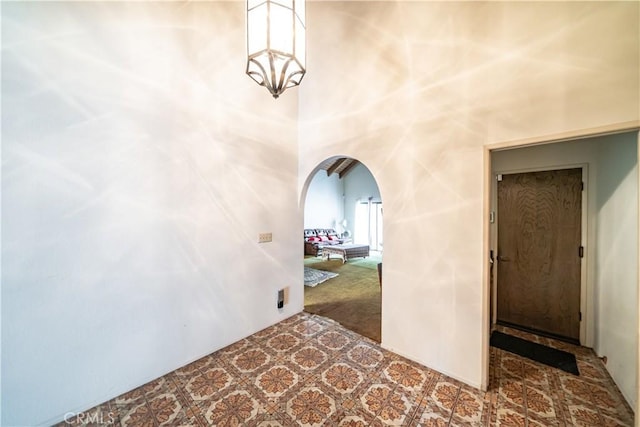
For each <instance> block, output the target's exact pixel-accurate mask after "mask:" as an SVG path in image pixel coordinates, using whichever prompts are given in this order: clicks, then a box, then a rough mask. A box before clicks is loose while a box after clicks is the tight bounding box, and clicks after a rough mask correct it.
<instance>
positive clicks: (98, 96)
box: [0, 2, 303, 426]
mask: <svg viewBox="0 0 640 427" xmlns="http://www.w3.org/2000/svg"><path fill="white" fill-rule="evenodd" d="M244 13H245V12H244V6H243V3H241V2H223V3H213V2H196V3H183V2H172V3H156V2H153V3H136V2H86V3H85V2H56V3H34V2H22V3H20V2H14V3H3V4H2V106H3V110H2V232H3V235H2V310H1V312H2V392H1V395H2V421H1V422H0V423H1V424H2V425H13V426H18V425H19V426H33V425H51V424H53V423H56V422H60V421H62V420H63V416H64V414H65V413H69V412H71V413H72V414H73V413H74V412H78V411H82V410H85V409H88V408H90V407H92V406H94V405H97V404H99V403H102V402H104V401H107V400H109V399H111V398H113V397H115V396H117V395H119V394H121V393H124V392H126V391H129V390H131V389H133V388H135V387H137V386H140V385H142V384H144V383H146V382H148V381H150V380H152V379H154V378H157V377H158V376H160V375H163V374H166V373H167V372H170V371H172V370H174V369H176V368H178V367H180V366H182V365H185V364H186V363H188V362H191V361H193V360H195V359H198V358H200V357H202V356H204V355H206V354H209V353H211V352H213V351H215V350H218V349H220V348H222V347H224V346H226V345H228V344H230V343H232V342H235V341H237V340H239V339H241V338H243V337H245V336H247V335H250V334H252V333H254V332H256V331H258V330H259V329H262V328H265V327H267V326H269V325H271V324H274V323H276V322H278V321H280V320H282V319H285V318H286V317H288V316H291V315H293V314H294V313H297V312H299V311H301V310H302V295H303V289H302V261H301V256H302V244H301V230H302V213H301V212H300V211H299V210H298V204H297V191H296V190H297V189H296V182H297V174H298V164H297V143H296V137H297V135H296V111H297V97H296V95H297V93H296V92H294V91H292V92H291V93H287V94H286V95H287V96H283V97H281V99H278V100H277V101H276V100H274V99H273V98H272V97H271V96H270V95H269V93H268V92H267V91H266V90H265V89H263V88H260V87H259V86H258V85H256V84H255V83H254V82H253V81H252V80H251V79H250V78H249V77H247V76H246V75H244V72H243V70H244V66H245V46H244ZM261 232H272V233H273V242H271V243H265V244H260V245H259V244H258V243H257V239H258V233H261ZM296 283H300V286H299V287H298V286H293V285H294V284H296ZM285 286H288V287H289V289H290V294H289V304H287V305H285V307H284V309H282V310H278V309H277V306H276V301H277V290H278V289H280V288H282V287H285Z"/></svg>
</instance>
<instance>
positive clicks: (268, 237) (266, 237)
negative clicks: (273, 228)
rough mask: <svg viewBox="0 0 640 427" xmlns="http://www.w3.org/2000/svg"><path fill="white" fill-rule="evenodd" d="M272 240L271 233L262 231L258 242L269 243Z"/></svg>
mask: <svg viewBox="0 0 640 427" xmlns="http://www.w3.org/2000/svg"><path fill="white" fill-rule="evenodd" d="M271 240H272V235H271V233H260V234H258V243H267V242H270V241H271Z"/></svg>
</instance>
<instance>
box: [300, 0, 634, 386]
mask: <svg viewBox="0 0 640 427" xmlns="http://www.w3.org/2000/svg"><path fill="white" fill-rule="evenodd" d="M307 18H308V19H307V21H308V52H309V59H308V68H309V72H308V75H307V76H306V77H305V81H304V82H303V83H304V84H303V85H302V87H301V88H300V97H301V99H302V100H303V102H301V104H300V125H299V126H300V130H299V134H300V159H301V163H300V181H299V186H300V188H304V185H305V180H306V178H307V176H308V174H309V172H310V171H311V170H312V169H313V168H314V167H315V165H316V164H318V163H319V162H320V161H322V160H323V159H325V158H327V157H330V156H333V155H334V154H335V153H338V152H339V153H342V154H345V155H348V156H351V157H354V158H357V159H359V160H361V161H362V162H363V163H364V164H366V165H367V167H368V168H369V169H370V170H371V172H372V174H373V175H374V177H375V178H376V181H377V183H378V185H379V187H380V191H381V196H382V200H383V201H384V207H385V211H384V212H385V230H384V232H385V253H384V258H385V261H384V262H385V268H384V271H385V278H384V280H385V289H384V297H383V307H382V344H383V345H384V346H385V347H387V348H390V349H392V350H395V351H397V352H399V353H401V354H404V355H407V356H409V357H411V358H412V359H414V360H418V361H420V362H422V363H424V364H426V365H428V366H430V367H432V368H435V369H437V370H439V371H441V372H444V373H447V374H449V375H452V376H454V377H457V378H459V379H461V380H463V381H465V382H467V383H469V384H472V385H476V386H479V385H481V384H482V383H486V380H487V376H486V373H487V371H486V366H487V365H486V363H487V361H486V360H484V359H483V339H485V337H484V333H485V329H486V326H485V325H484V324H483V320H484V319H486V318H485V317H483V315H485V314H486V312H487V311H488V303H487V304H486V306H485V304H483V296H484V295H486V294H485V289H484V287H483V278H484V275H483V269H484V266H485V265H486V262H485V261H486V260H485V259H484V255H483V251H482V249H483V242H484V236H483V231H482V230H483V215H484V212H483V199H484V197H485V195H484V194H483V191H484V190H483V180H484V179H485V176H486V175H485V174H488V173H489V171H488V170H484V163H483V162H484V148H483V146H484V145H485V144H491V143H496V142H502V141H510V140H519V139H521V138H530V137H543V136H545V135H551V134H557V133H562V132H567V131H579V130H581V129H588V128H593V127H597V126H604V125H611V124H615V123H619V122H627V121H630V120H638V106H639V102H638V93H639V90H638V80H639V79H638V52H639V41H638V37H637V35H638V32H639V27H638V4H637V3H610V2H603V3H574V2H563V3H557V2H556V3H538V2H529V3H521V2H500V3H492V2H491V3H476V2H465V3H455V2H441V3H436V2H314V3H312V4H310V5H309V8H308V16H307Z"/></svg>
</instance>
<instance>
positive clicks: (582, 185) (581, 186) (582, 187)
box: [580, 181, 584, 191]
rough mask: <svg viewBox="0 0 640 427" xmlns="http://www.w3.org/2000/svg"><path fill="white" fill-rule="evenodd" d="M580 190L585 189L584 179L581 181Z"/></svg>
mask: <svg viewBox="0 0 640 427" xmlns="http://www.w3.org/2000/svg"><path fill="white" fill-rule="evenodd" d="M580 191H584V181H582V182H581V183H580Z"/></svg>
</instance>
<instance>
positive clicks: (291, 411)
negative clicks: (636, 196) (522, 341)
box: [59, 313, 633, 426]
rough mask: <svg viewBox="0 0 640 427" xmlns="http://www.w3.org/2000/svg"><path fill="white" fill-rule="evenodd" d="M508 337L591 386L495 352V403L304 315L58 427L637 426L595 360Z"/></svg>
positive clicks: (584, 352)
mask: <svg viewBox="0 0 640 427" xmlns="http://www.w3.org/2000/svg"><path fill="white" fill-rule="evenodd" d="M501 330H502V331H503V332H508V333H513V334H517V335H519V336H523V337H528V338H531V339H534V340H535V341H537V342H540V343H542V344H546V345H553V346H555V347H558V348H561V349H563V350H569V351H574V352H575V353H576V356H577V359H578V365H579V369H580V372H581V375H580V376H579V377H577V376H573V375H571V374H565V373H564V372H562V371H559V370H556V369H553V368H549V367H546V366H544V365H540V364H538V363H535V362H532V361H529V360H526V359H524V358H521V357H519V356H516V355H513V354H511V353H507V352H504V351H502V350H499V349H495V348H491V370H490V376H491V387H490V390H489V391H488V392H486V393H485V392H482V391H480V390H476V389H474V388H472V387H469V386H466V385H464V384H462V383H460V382H458V381H456V380H454V379H451V378H449V377H447V376H445V375H443V374H440V373H438V372H436V371H434V370H431V369H428V368H426V367H424V366H421V365H419V364H416V363H413V362H411V361H409V360H407V359H404V358H403V357H400V356H398V355H396V354H394V353H391V352H389V351H386V350H383V349H382V348H381V347H379V346H378V345H377V344H376V343H374V342H373V341H370V340H368V339H367V338H363V337H361V336H360V335H357V334H355V333H354V332H351V331H349V330H346V329H344V328H343V327H341V326H340V325H339V324H337V323H336V322H334V321H332V320H329V319H327V318H323V317H319V316H315V315H310V314H307V313H301V314H299V315H296V316H293V317H291V318H289V319H286V320H284V321H283V322H281V323H278V324H276V325H274V326H272V327H270V328H267V329H265V330H263V331H260V332H258V333H256V334H254V335H252V336H250V337H248V338H246V339H243V340H241V341H239V342H237V343H235V344H233V345H231V346H229V347H227V348H224V349H222V350H220V351H217V352H215V353H213V354H211V355H209V356H206V357H204V358H202V359H200V360H198V361H196V362H194V363H192V364H190V365H188V366H185V367H183V368H181V369H178V370H176V371H174V372H172V373H170V374H168V375H166V376H164V377H161V378H159V379H157V380H155V381H152V382H150V383H148V384H146V385H144V386H142V387H139V388H138V389H135V390H133V391H131V392H129V393H126V394H124V395H122V396H119V397H117V398H115V399H113V400H111V401H109V402H106V403H104V404H102V405H100V406H98V407H96V408H94V409H92V410H91V411H87V412H86V413H84V414H82V418H81V417H78V418H75V419H69V420H68V421H67V422H66V423H64V422H63V423H60V424H59V425H61V426H65V425H70V424H74V423H75V424H76V425H88V424H90V425H109V424H111V425H122V426H160V425H167V426H209V425H216V426H297V425H303V426H320V425H326V426H381V425H398V426H488V425H492V426H493V425H500V426H567V425H582V426H630V425H632V423H633V414H632V412H631V409H630V408H629V406H628V405H626V403H624V400H623V399H622V396H621V395H620V393H619V391H618V390H617V389H616V387H615V386H614V385H613V383H612V381H611V379H610V377H609V376H608V374H607V373H606V371H605V369H604V366H603V365H602V363H601V362H600V360H599V359H598V358H597V357H596V356H595V355H594V354H593V352H592V351H591V350H589V349H585V348H580V347H576V346H572V345H569V344H565V343H561V342H556V341H553V340H549V339H547V338H540V337H535V336H529V335H528V334H524V333H522V332H519V331H514V330H505V329H504V328H501Z"/></svg>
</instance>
